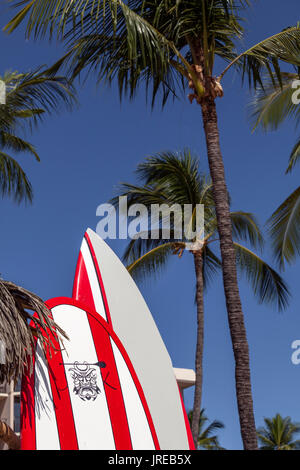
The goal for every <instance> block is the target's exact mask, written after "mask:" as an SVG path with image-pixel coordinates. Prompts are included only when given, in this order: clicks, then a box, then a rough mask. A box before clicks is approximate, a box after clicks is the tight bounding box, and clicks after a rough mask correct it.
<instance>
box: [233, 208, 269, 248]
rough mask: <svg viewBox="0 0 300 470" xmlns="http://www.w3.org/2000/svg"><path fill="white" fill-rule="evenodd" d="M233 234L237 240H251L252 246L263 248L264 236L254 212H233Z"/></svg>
mask: <svg viewBox="0 0 300 470" xmlns="http://www.w3.org/2000/svg"><path fill="white" fill-rule="evenodd" d="M230 217H231V224H232V235H233V237H234V239H236V240H243V241H249V243H250V244H251V246H253V247H255V248H256V247H259V248H262V246H263V243H264V241H263V237H262V234H261V231H260V228H259V226H258V223H257V221H256V219H255V217H254V215H253V214H251V213H249V212H242V211H238V212H231V213H230Z"/></svg>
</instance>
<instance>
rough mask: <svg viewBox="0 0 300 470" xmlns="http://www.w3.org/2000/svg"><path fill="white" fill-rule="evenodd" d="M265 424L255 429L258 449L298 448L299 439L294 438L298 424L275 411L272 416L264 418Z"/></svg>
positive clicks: (298, 430) (298, 428)
mask: <svg viewBox="0 0 300 470" xmlns="http://www.w3.org/2000/svg"><path fill="white" fill-rule="evenodd" d="M264 422H265V426H264V427H260V428H259V429H258V430H257V436H258V439H259V442H260V444H261V446H260V450H299V445H300V441H299V440H294V439H295V435H296V434H299V432H300V424H299V423H295V422H292V420H291V418H290V417H289V416H287V417H286V418H283V417H282V416H281V415H280V414H279V413H277V414H276V415H275V416H274V418H272V419H271V418H264Z"/></svg>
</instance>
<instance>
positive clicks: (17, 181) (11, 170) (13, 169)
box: [0, 151, 32, 203]
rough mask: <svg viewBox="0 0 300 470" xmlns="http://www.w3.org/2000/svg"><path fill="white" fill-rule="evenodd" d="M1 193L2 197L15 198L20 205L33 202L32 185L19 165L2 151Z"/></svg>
mask: <svg viewBox="0 0 300 470" xmlns="http://www.w3.org/2000/svg"><path fill="white" fill-rule="evenodd" d="M0 191H1V193H2V196H9V197H13V198H14V200H15V201H16V202H18V203H20V202H21V201H23V200H25V201H29V202H31V201H32V187H31V184H30V182H29V180H28V178H27V176H26V174H25V172H24V170H23V169H22V168H21V166H20V165H19V163H18V162H17V161H16V160H15V159H14V158H12V157H10V156H9V155H7V154H6V153H4V152H1V151H0Z"/></svg>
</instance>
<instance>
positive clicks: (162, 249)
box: [127, 242, 185, 281]
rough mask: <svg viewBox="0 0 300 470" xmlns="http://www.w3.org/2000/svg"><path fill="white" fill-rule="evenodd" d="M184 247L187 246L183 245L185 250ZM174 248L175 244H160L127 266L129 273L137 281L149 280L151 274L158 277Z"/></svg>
mask: <svg viewBox="0 0 300 470" xmlns="http://www.w3.org/2000/svg"><path fill="white" fill-rule="evenodd" d="M184 247H185V244H184V243H182V248H183V249H184ZM174 248H175V246H174V243H173V242H169V243H167V242H165V243H163V242H160V244H159V245H158V246H156V247H155V248H152V249H151V250H149V251H147V252H146V253H145V254H143V255H142V256H140V257H139V258H137V259H135V261H133V262H132V263H131V264H129V265H128V266H127V269H128V272H129V273H130V274H131V276H132V277H133V278H134V279H135V280H137V281H142V280H145V279H147V278H148V277H149V275H150V274H151V275H154V276H156V275H157V274H158V273H159V272H161V269H162V268H163V267H165V266H166V265H167V262H168V261H169V259H170V255H171V254H172V253H173V251H174ZM127 252H128V250H127ZM128 257H129V256H128Z"/></svg>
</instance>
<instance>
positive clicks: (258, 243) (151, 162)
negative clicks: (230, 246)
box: [112, 150, 288, 444]
mask: <svg viewBox="0 0 300 470" xmlns="http://www.w3.org/2000/svg"><path fill="white" fill-rule="evenodd" d="M137 175H138V176H139V177H140V179H141V180H142V181H143V183H144V185H142V186H136V185H131V184H127V183H123V184H122V185H121V187H120V191H119V195H118V196H116V197H115V198H113V199H112V202H113V204H114V205H115V206H116V207H118V203H119V197H120V196H126V197H127V204H128V210H130V208H131V209H133V208H134V205H135V204H143V205H144V206H145V207H147V209H149V211H148V215H147V216H146V220H144V223H145V224H146V226H147V229H146V230H144V231H142V233H139V234H138V237H139V238H133V239H132V240H131V241H130V242H129V244H128V247H127V249H126V251H125V254H124V260H125V262H126V263H127V264H128V271H129V272H130V274H131V275H132V276H133V277H134V278H135V279H137V280H141V279H143V278H145V277H147V276H148V275H150V274H156V273H157V272H158V271H159V269H160V268H162V267H164V266H165V265H166V263H167V261H168V260H169V259H170V257H171V255H172V254H177V255H178V256H179V257H181V256H182V255H183V253H184V252H185V251H186V252H188V251H189V252H190V253H192V255H193V261H194V268H195V274H196V305H197V346H196V359H195V369H196V384H195V394H194V406H193V415H192V416H193V420H192V434H193V438H194V441H195V444H196V442H197V439H198V435H199V423H200V418H201V416H200V413H201V397H202V377H203V370H202V369H203V366H202V363H203V344H204V303H203V293H204V289H205V287H206V286H207V285H208V283H209V281H210V280H211V278H212V276H213V275H214V274H215V273H216V271H217V270H218V269H219V268H221V261H220V260H219V257H218V255H217V254H216V253H215V252H214V251H213V249H212V244H213V243H214V242H216V241H217V239H218V230H217V219H216V211H215V204H214V200H213V193H212V183H211V180H210V178H209V177H207V176H205V175H203V174H201V173H200V172H199V169H198V159H197V157H195V156H194V157H193V156H192V155H191V152H190V151H189V150H185V151H184V152H183V153H181V154H176V153H172V152H164V153H160V154H158V155H155V156H153V157H150V158H148V159H147V160H146V161H145V162H144V163H142V164H140V165H139V166H138V168H137ZM154 204H157V205H158V204H159V205H161V207H163V206H162V205H163V204H164V205H165V207H168V208H171V210H173V211H174V216H173V219H172V221H171V224H170V227H169V229H170V238H169V239H167V237H163V236H162V235H163V230H166V229H168V227H167V226H166V218H164V217H160V218H159V215H158V217H157V216H156V217H155V216H153V214H151V215H150V216H149V214H150V210H151V208H152V207H153V205H154ZM199 204H203V205H204V233H203V231H201V230H200V231H199V232H198V233H197V223H198V222H197V206H198V205H199ZM186 205H190V218H189V219H185V227H189V228H190V230H185V231H184V235H183V237H182V236H181V232H182V221H183V218H182V217H181V214H182V209H183V208H184V207H187V206H186ZM136 207H138V206H136ZM147 217H150V221H151V223H150V224H148V219H147ZM230 217H231V222H232V227H233V235H234V238H235V242H234V247H235V251H236V258H237V262H238V267H239V268H240V269H241V271H242V272H245V273H246V275H247V277H248V280H249V281H250V282H251V283H252V287H253V290H254V293H255V294H256V295H257V297H258V298H259V300H260V301H262V302H263V301H266V302H275V303H277V306H278V308H279V309H282V308H284V307H285V306H286V305H287V299H288V290H287V288H286V286H285V284H284V282H283V280H282V279H281V277H280V276H279V275H278V274H277V273H276V272H275V271H274V270H273V269H272V268H271V267H270V266H269V265H268V264H267V263H266V262H265V261H263V260H262V258H261V257H260V256H259V255H257V254H256V253H254V252H253V251H252V250H250V249H249V248H247V247H246V246H243V245H242V244H241V243H240V242H239V241H249V242H250V245H252V246H254V247H256V248H261V247H262V242H263V239H262V235H261V233H260V230H259V227H258V225H257V223H256V221H255V218H254V217H253V216H252V215H251V214H249V213H246V212H241V211H240V212H231V213H230ZM150 225H151V226H150ZM153 228H154V231H153ZM155 228H156V230H158V232H159V233H158V234H157V237H156V238H153V233H154V232H155ZM199 228H200V227H199Z"/></svg>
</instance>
